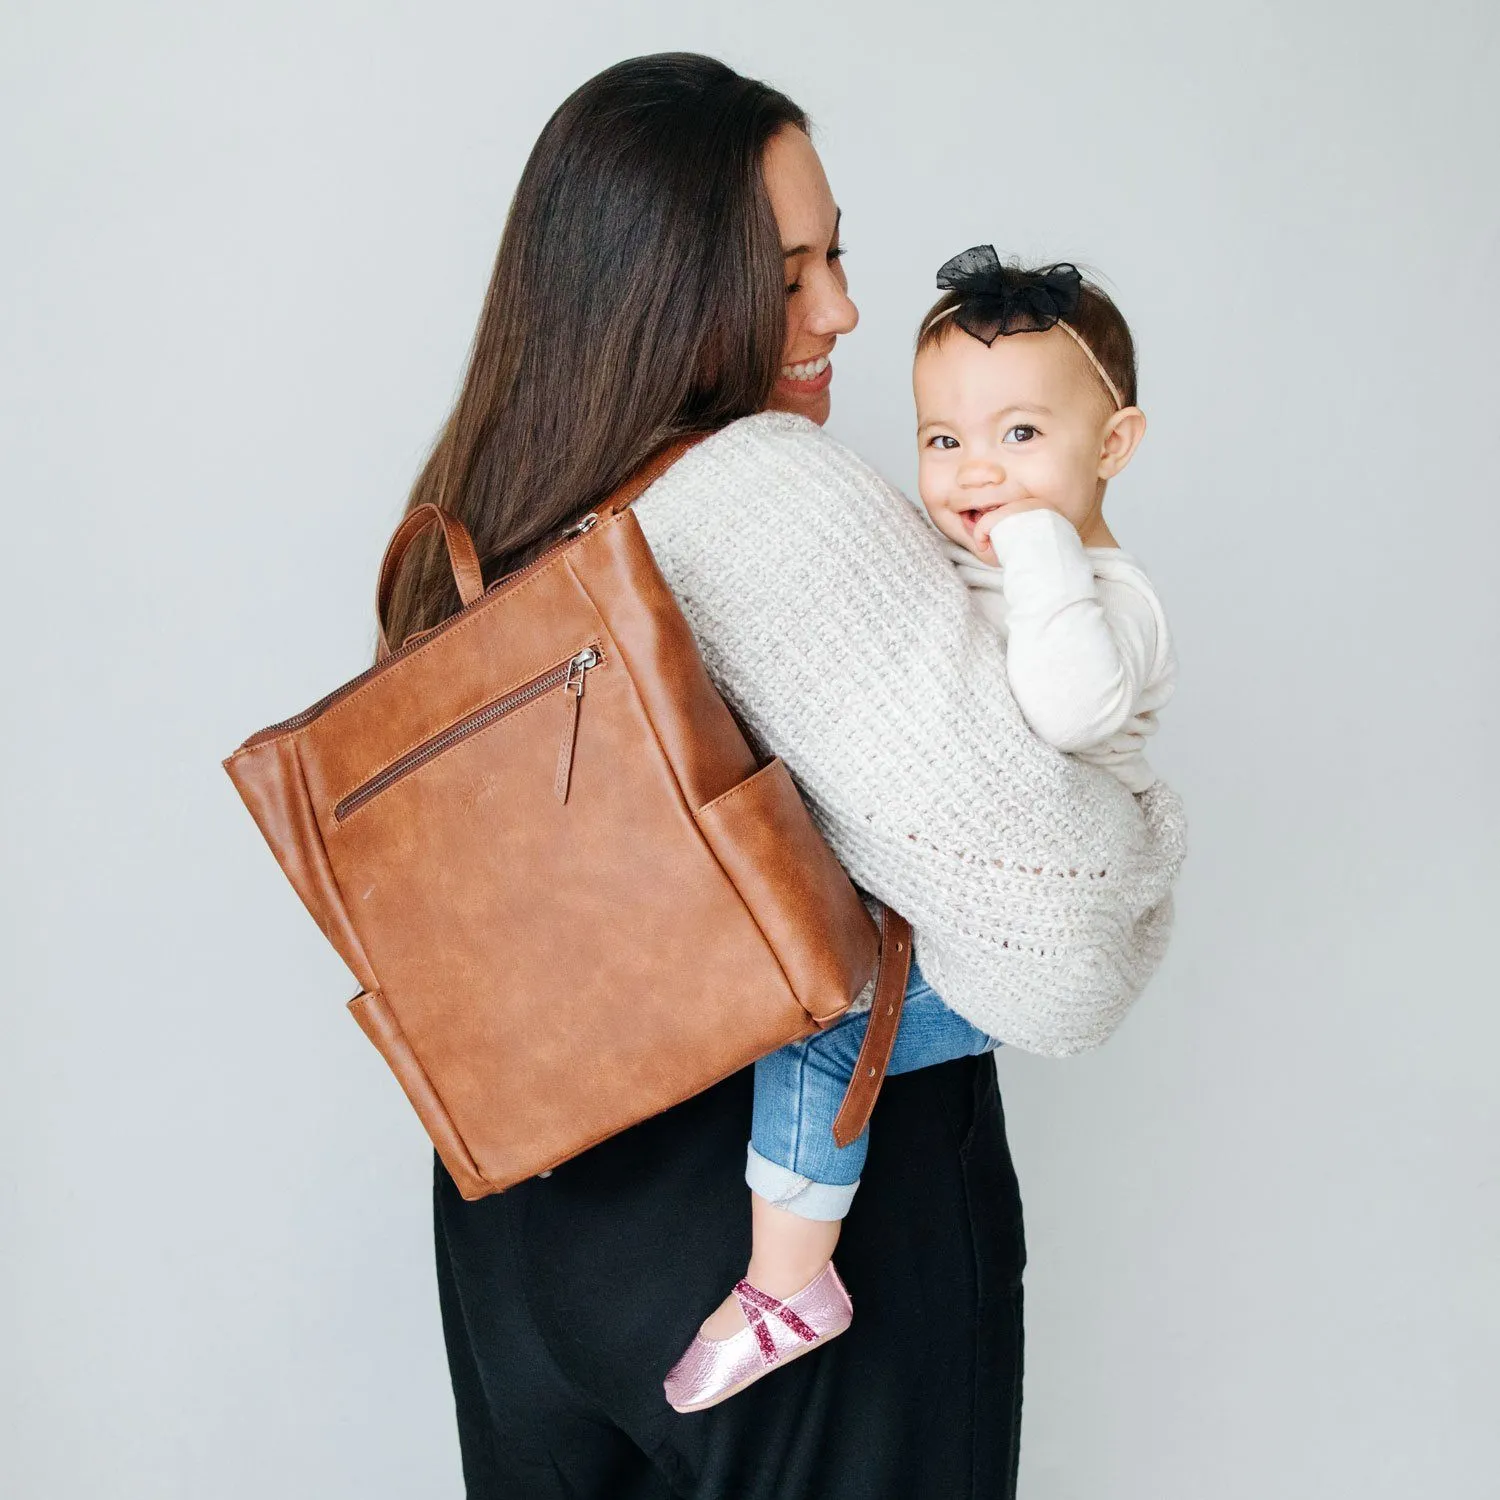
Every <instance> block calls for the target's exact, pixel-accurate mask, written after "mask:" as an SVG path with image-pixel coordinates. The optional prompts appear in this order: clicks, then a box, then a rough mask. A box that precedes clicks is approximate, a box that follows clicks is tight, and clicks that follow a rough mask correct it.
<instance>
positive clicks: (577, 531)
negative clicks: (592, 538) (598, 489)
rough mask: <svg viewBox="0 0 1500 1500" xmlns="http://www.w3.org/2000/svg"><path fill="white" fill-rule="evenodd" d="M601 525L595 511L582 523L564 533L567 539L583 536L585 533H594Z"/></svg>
mask: <svg viewBox="0 0 1500 1500" xmlns="http://www.w3.org/2000/svg"><path fill="white" fill-rule="evenodd" d="M598 524H599V517H598V515H597V514H596V513H595V512H594V511H590V512H589V513H588V515H586V516H585V517H584V518H583V519H582V520H581V521H579V522H577V523H576V524H575V525H572V526H570V527H568V529H567V530H566V531H565V532H563V535H564V536H565V537H574V536H583V535H584V533H585V532H589V531H592V530H593V529H594V527H596V526H597V525H598Z"/></svg>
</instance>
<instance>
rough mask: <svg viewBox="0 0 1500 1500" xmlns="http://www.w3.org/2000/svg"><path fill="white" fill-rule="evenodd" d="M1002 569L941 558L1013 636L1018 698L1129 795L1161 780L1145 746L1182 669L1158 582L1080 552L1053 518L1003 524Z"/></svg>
mask: <svg viewBox="0 0 1500 1500" xmlns="http://www.w3.org/2000/svg"><path fill="white" fill-rule="evenodd" d="M990 545H991V546H992V547H993V548H994V550H995V556H996V558H997V562H996V563H985V562H981V561H980V560H979V559H978V558H977V557H975V556H974V554H973V553H972V552H968V551H966V550H965V549H964V548H962V547H960V546H958V545H957V544H956V543H954V542H947V543H945V550H946V551H947V553H948V556H949V558H950V559H951V560H952V562H953V564H954V565H955V567H956V568H957V569H958V572H959V576H960V577H961V578H962V579H963V581H964V582H965V583H966V584H967V585H968V586H969V589H970V590H971V597H972V599H973V602H974V604H975V605H976V607H977V608H978V609H979V610H980V612H981V613H982V614H983V615H984V616H985V617H986V618H987V619H989V620H990V621H992V622H993V623H994V624H995V626H996V627H997V628H998V629H999V630H1000V631H1001V633H1002V634H1003V635H1004V636H1005V638H1006V666H1007V671H1008V673H1009V677H1010V686H1011V691H1012V692H1013V693H1014V695H1015V699H1016V703H1017V704H1018V705H1019V707H1020V709H1021V712H1022V713H1023V714H1024V715H1025V716H1026V721H1027V723H1028V724H1030V725H1031V727H1032V729H1033V730H1034V731H1035V732H1036V733H1037V734H1038V735H1039V736H1040V737H1041V738H1042V739H1043V740H1045V741H1046V742H1047V743H1048V744H1049V745H1053V746H1055V747H1056V748H1057V749H1059V750H1066V751H1069V752H1071V753H1072V754H1074V755H1077V756H1078V757H1079V758H1080V759H1082V760H1087V761H1091V762H1093V764H1095V765H1097V766H1102V767H1103V768H1104V769H1105V770H1107V771H1110V772H1111V773H1113V774H1114V775H1115V776H1117V777H1118V778H1119V779H1120V780H1121V781H1122V782H1123V783H1124V784H1125V785H1126V786H1127V787H1128V788H1129V789H1130V790H1131V791H1132V792H1143V791H1145V790H1146V789H1147V788H1148V787H1150V786H1151V785H1153V784H1154V783H1155V781H1156V774H1155V772H1154V771H1152V769H1151V767H1150V766H1149V765H1148V764H1147V762H1146V757H1145V754H1144V747H1145V744H1146V741H1147V740H1148V739H1149V738H1150V736H1151V735H1153V734H1155V733H1156V723H1157V721H1156V716H1157V713H1158V711H1159V710H1160V709H1161V707H1162V705H1163V704H1165V703H1166V701H1167V700H1168V699H1169V698H1170V697H1171V696H1172V689H1173V686H1174V684H1175V679H1176V671H1177V665H1176V660H1175V657H1174V655H1173V652H1172V640H1171V635H1170V632H1169V631H1168V628H1167V619H1166V615H1165V614H1164V613H1163V611H1162V607H1161V601H1160V599H1158V598H1157V594H1156V590H1155V589H1154V588H1153V587H1152V585H1151V580H1150V579H1149V578H1148V577H1147V576H1146V572H1145V569H1143V568H1142V567H1141V565H1140V563H1138V562H1137V561H1136V560H1135V559H1134V558H1133V557H1130V556H1129V555H1128V554H1127V553H1124V552H1121V551H1120V550H1119V549H1118V548H1116V547H1085V546H1084V545H1083V543H1082V542H1081V541H1080V540H1079V537H1078V533H1077V531H1075V530H1074V528H1073V526H1072V524H1071V523H1070V522H1069V521H1067V520H1065V519H1064V518H1063V517H1062V516H1060V515H1059V514H1058V513H1057V512H1056V511H1053V510H1028V511H1022V512H1021V513H1020V514H1019V515H1015V516H1007V517H1006V518H1005V519H1004V520H1002V521H1001V522H1000V523H999V524H998V525H997V526H996V527H995V529H994V531H993V532H991V534H990Z"/></svg>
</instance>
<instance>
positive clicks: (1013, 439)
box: [1001, 422, 1036, 443]
mask: <svg viewBox="0 0 1500 1500" xmlns="http://www.w3.org/2000/svg"><path fill="white" fill-rule="evenodd" d="M1035 436H1036V428H1035V427H1030V426H1028V425H1027V424H1026V423H1025V422H1017V423H1016V425H1015V426H1014V427H1012V428H1011V430H1010V431H1009V432H1007V433H1006V434H1005V436H1004V438H1002V439H1001V441H1002V442H1006V443H1029V442H1030V441H1031V440H1032V438H1034V437H1035Z"/></svg>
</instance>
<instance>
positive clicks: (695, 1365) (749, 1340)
mask: <svg viewBox="0 0 1500 1500" xmlns="http://www.w3.org/2000/svg"><path fill="white" fill-rule="evenodd" d="M734 1295H735V1298H736V1300H737V1301H738V1302H739V1304H740V1310H741V1311H742V1312H743V1313H744V1314H745V1321H746V1323H748V1324H749V1325H750V1326H749V1327H748V1328H742V1329H741V1330H740V1331H739V1332H738V1333H735V1334H731V1335H730V1336H729V1337H728V1338H727V1339H706V1338H704V1337H703V1335H702V1334H701V1333H700V1334H697V1335H696V1336H695V1337H694V1339H693V1342H692V1343H691V1344H689V1345H688V1347H687V1351H686V1353H684V1354H683V1356H682V1358H681V1359H679V1360H678V1361H677V1363H676V1364H675V1365H673V1366H672V1369H671V1371H670V1373H669V1374H668V1375H667V1378H666V1380H665V1381H664V1382H663V1384H664V1387H665V1389H666V1393H667V1401H668V1403H669V1404H670V1405H671V1406H672V1408H673V1410H674V1411H682V1412H687V1411H702V1410H704V1408H705V1407H709V1406H717V1405H718V1404H719V1402H721V1401H725V1400H727V1399H728V1398H729V1397H730V1396H733V1395H735V1394H736V1393H738V1392H739V1391H742V1390H744V1389H745V1387H746V1386H747V1385H753V1384H754V1383H755V1382H756V1381H757V1380H759V1379H760V1377H761V1376H762V1375H769V1374H770V1373H771V1371H772V1370H774V1369H775V1368H776V1367H777V1366H778V1365H784V1364H786V1363H787V1362H788V1361H789V1360H793V1359H796V1358H797V1356H798V1355H799V1354H806V1353H807V1352H808V1351H809V1350H812V1349H816V1348H817V1347H818V1345H819V1344H826V1343H827V1342H828V1340H829V1339H833V1338H837V1337H838V1336H839V1334H841V1333H842V1332H843V1331H844V1330H845V1329H846V1328H847V1327H848V1326H849V1323H850V1320H851V1319H852V1318H853V1316H854V1304H853V1303H852V1302H850V1300H849V1293H848V1291H847V1290H846V1288H845V1286H844V1283H843V1282H842V1281H841V1280H840V1279H839V1273H838V1272H837V1271H835V1270H834V1269H833V1262H832V1261H829V1262H828V1264H827V1265H826V1266H824V1267H823V1269H822V1270H821V1271H819V1272H818V1274H817V1275H816V1276H815V1277H813V1279H812V1280H811V1281H810V1282H808V1284H807V1285H806V1286H805V1287H803V1288H802V1290H801V1291H800V1292H794V1293H793V1294H792V1295H791V1296H790V1297H788V1298H787V1299H786V1301H785V1302H783V1301H781V1300H780V1299H779V1298H776V1297H773V1296H771V1294H770V1293H769V1292H763V1291H761V1289H760V1288H759V1287H756V1286H751V1285H750V1283H749V1282H748V1281H741V1282H739V1283H738V1284H737V1285H736V1286H735V1289H734Z"/></svg>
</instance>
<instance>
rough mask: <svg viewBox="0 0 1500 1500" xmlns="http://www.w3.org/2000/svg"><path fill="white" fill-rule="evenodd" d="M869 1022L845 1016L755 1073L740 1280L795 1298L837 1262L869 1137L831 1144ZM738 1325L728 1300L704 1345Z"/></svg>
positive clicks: (711, 1321) (734, 1304)
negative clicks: (746, 1240) (746, 1251)
mask: <svg viewBox="0 0 1500 1500" xmlns="http://www.w3.org/2000/svg"><path fill="white" fill-rule="evenodd" d="M868 1019H869V1018H868V1016H866V1015H864V1014H860V1015H851V1016H844V1017H843V1018H841V1019H840V1020H838V1021H836V1022H835V1023H834V1024H833V1025H832V1026H831V1027H829V1028H828V1029H827V1030H825V1031H820V1032H816V1033H815V1034H814V1035H812V1036H810V1037H806V1038H804V1039H803V1040H802V1041H800V1042H792V1043H791V1044H790V1045H789V1046H786V1047H783V1048H782V1049H781V1050H780V1051H779V1052H773V1053H771V1055H770V1056H769V1057H763V1058H762V1059H761V1060H760V1061H759V1062H758V1063H756V1065H755V1118H754V1123H753V1127H752V1130H751V1140H750V1150H749V1153H748V1160H747V1163H746V1168H745V1180H746V1182H747V1183H749V1185H750V1189H751V1192H750V1223H751V1234H752V1238H751V1252H750V1266H749V1269H748V1270H747V1271H746V1272H745V1280H746V1281H748V1282H749V1283H750V1284H751V1285H752V1286H756V1287H759V1288H760V1289H761V1290H762V1291H764V1292H769V1293H770V1294H771V1295H772V1296H773V1297H780V1298H783V1299H784V1298H787V1297H790V1296H791V1295H792V1294H793V1293H794V1292H799V1291H801V1290H802V1288H803V1287H805V1286H806V1285H807V1284H808V1283H809V1282H810V1281H812V1279H813V1278H814V1277H815V1276H817V1275H818V1273H819V1272H820V1271H822V1269H823V1267H824V1266H826V1265H827V1264H828V1262H829V1261H830V1260H831V1259H832V1258H833V1251H834V1247H835V1246H836V1245H837V1244H838V1239H839V1230H840V1228H841V1227H842V1225H843V1219H844V1215H845V1214H846V1213H848V1211H849V1205H850V1203H851V1202H853V1199H854V1191H855V1189H856V1188H857V1187H858V1186H859V1174H860V1173H861V1172H862V1171H863V1170H864V1164H865V1154H866V1151H867V1149H868V1132H862V1133H861V1134H860V1136H859V1138H858V1139H857V1140H855V1141H853V1142H851V1143H850V1144H849V1145H848V1146H845V1147H843V1148H840V1147H839V1146H837V1145H835V1144H834V1140H833V1119H834V1116H835V1115H836V1114H837V1113H838V1110H839V1105H840V1104H842V1103H843V1099H844V1090H845V1089H846V1088H847V1087H848V1084H849V1079H850V1078H851V1077H852V1076H853V1072H854V1060H855V1058H856V1057H858V1055H859V1049H860V1044H861V1043H862V1042H863V1041H864V1034H865V1026H866V1024H867V1023H868ZM744 1326H745V1318H744V1314H743V1312H742V1311H741V1309H740V1305H739V1302H738V1301H737V1300H736V1299H735V1297H734V1296H733V1294H731V1295H730V1296H728V1297H726V1298H725V1299H724V1301H723V1302H722V1303H720V1304H719V1306H718V1308H717V1309H715V1311H714V1312H713V1314H712V1315H711V1316H710V1317H709V1318H708V1320H707V1321H706V1322H705V1323H704V1324H703V1327H702V1329H701V1332H702V1334H703V1336H704V1337H705V1338H710V1339H720V1338H728V1337H729V1336H730V1335H731V1334H733V1333H735V1332H737V1331H738V1330H739V1329H741V1328H743V1327H744Z"/></svg>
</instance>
